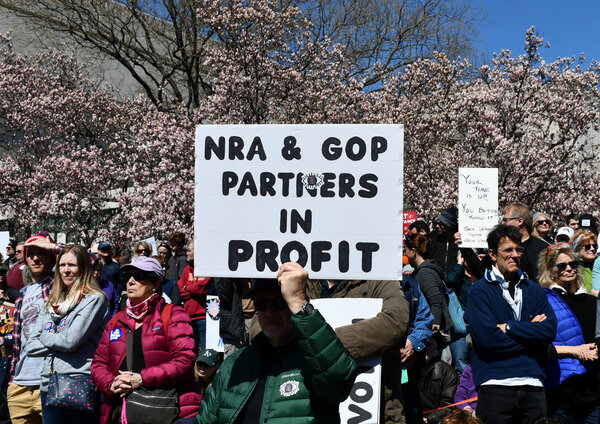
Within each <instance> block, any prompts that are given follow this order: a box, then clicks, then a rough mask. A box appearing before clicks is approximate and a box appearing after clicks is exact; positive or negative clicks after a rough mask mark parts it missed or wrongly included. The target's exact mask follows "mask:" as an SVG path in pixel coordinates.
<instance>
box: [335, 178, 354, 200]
mask: <svg viewBox="0 0 600 424" xmlns="http://www.w3.org/2000/svg"><path fill="white" fill-rule="evenodd" d="M339 185H340V186H339V187H338V189H339V196H340V198H344V197H346V196H348V197H350V198H352V197H354V189H353V187H354V175H352V174H346V173H341V174H340V181H339Z"/></svg>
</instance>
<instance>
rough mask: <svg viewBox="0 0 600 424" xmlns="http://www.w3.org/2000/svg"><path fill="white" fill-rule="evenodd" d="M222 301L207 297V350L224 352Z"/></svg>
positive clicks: (215, 297) (214, 297)
mask: <svg viewBox="0 0 600 424" xmlns="http://www.w3.org/2000/svg"><path fill="white" fill-rule="evenodd" d="M220 322H221V301H220V299H219V298H218V297H217V296H210V295H209V296H206V336H205V337H206V341H205V346H204V348H205V349H214V350H216V351H217V352H223V350H224V346H223V338H222V337H221V330H220Z"/></svg>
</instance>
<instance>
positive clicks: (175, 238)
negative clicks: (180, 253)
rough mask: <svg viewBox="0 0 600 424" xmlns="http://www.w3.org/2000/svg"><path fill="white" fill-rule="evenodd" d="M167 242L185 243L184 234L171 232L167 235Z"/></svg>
mask: <svg viewBox="0 0 600 424" xmlns="http://www.w3.org/2000/svg"><path fill="white" fill-rule="evenodd" d="M169 243H171V244H185V234H183V233H173V234H171V235H170V236H169Z"/></svg>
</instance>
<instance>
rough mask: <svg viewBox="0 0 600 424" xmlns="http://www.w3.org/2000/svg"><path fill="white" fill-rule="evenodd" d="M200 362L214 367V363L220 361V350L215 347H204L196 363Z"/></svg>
mask: <svg viewBox="0 0 600 424" xmlns="http://www.w3.org/2000/svg"><path fill="white" fill-rule="evenodd" d="M198 362H202V363H204V364H206V365H208V366H209V367H212V366H213V365H214V364H216V363H217V362H219V352H217V351H216V350H214V349H204V350H202V352H200V354H199V355H198V358H197V359H196V363H198Z"/></svg>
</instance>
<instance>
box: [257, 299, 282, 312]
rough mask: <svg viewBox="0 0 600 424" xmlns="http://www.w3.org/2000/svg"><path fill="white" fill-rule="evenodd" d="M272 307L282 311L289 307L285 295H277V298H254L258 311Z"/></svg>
mask: <svg viewBox="0 0 600 424" xmlns="http://www.w3.org/2000/svg"><path fill="white" fill-rule="evenodd" d="M269 307H272V308H273V309H274V310H276V311H282V310H284V309H286V308H287V307H288V305H287V303H286V302H285V300H283V297H277V298H275V299H262V298H257V299H254V309H256V310H257V311H258V312H264V311H266V310H268V309H269Z"/></svg>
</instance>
